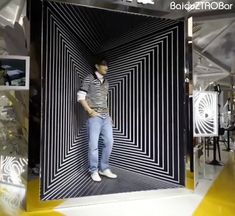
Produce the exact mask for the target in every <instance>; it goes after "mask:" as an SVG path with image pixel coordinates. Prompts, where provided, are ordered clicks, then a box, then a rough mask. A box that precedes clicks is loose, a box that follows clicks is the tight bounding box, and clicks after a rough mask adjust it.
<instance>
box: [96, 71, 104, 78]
mask: <svg viewBox="0 0 235 216" xmlns="http://www.w3.org/2000/svg"><path fill="white" fill-rule="evenodd" d="M95 75H96V77H97V78H98V79H103V78H104V76H103V75H102V74H100V73H99V72H98V71H95Z"/></svg>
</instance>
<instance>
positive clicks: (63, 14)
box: [41, 1, 185, 200]
mask: <svg viewBox="0 0 235 216" xmlns="http://www.w3.org/2000/svg"><path fill="white" fill-rule="evenodd" d="M183 47H184V32H183V23H181V22H178V21H172V20H166V19H160V18H155V17H147V16H140V15H133V14H126V13H122V12H113V11H107V10H101V9H95V8H86V7H82V6H76V5H69V4H62V3H56V2H50V1H48V2H47V1H44V9H43V59H42V61H43V70H42V71H43V99H42V101H43V108H42V114H43V115H42V122H43V125H42V131H41V137H42V151H41V161H42V164H41V198H42V199H43V200H49V199H61V198H69V197H81V196H89V195H97V194H103V193H106V192H104V191H103V188H105V184H106V183H101V184H100V185H95V184H94V183H93V182H92V181H91V180H90V178H89V175H88V172H87V166H88V161H87V149H88V146H87V135H86V127H85V113H84V112H83V111H82V109H81V107H80V105H79V104H78V103H77V101H76V93H77V91H78V89H79V85H80V83H81V80H82V79H83V78H84V76H86V75H87V74H88V73H91V72H92V71H93V65H92V58H93V57H94V56H96V55H98V54H99V55H100V54H102V56H104V57H106V58H107V60H108V62H109V72H108V74H107V79H108V80H109V83H110V92H109V98H108V102H109V106H110V113H111V116H112V118H113V123H114V128H113V130H114V148H113V153H112V156H111V160H110V164H111V165H112V167H114V168H116V169H119V170H123V171H128V172H129V173H133V175H134V174H138V175H139V176H140V177H141V178H142V177H146V178H147V179H149V181H151V185H152V183H153V184H154V181H156V182H157V181H158V183H157V184H159V181H160V183H162V184H163V185H164V184H165V185H166V183H169V185H170V184H172V185H184V177H185V176H184V169H185V168H184V144H183V128H184V125H183V122H184V121H183V115H184V113H183V97H184V92H183V87H184V70H183V64H184V60H183V58H184V49H183ZM162 180H163V181H162ZM165 187H167V186H165ZM169 187H170V186H169ZM160 188H161V187H160ZM144 189H145V188H143V190H144ZM148 189H155V187H152V188H151V187H150V188H148ZM115 192H118V191H115ZM126 192H128V190H127V191H126ZM107 193H108V192H107ZM110 193H112V192H110Z"/></svg>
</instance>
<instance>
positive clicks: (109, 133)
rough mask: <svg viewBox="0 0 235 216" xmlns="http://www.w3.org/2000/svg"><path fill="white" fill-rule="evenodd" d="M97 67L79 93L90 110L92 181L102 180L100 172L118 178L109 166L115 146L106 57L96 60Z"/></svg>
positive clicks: (89, 130)
mask: <svg viewBox="0 0 235 216" xmlns="http://www.w3.org/2000/svg"><path fill="white" fill-rule="evenodd" d="M95 68H96V71H95V72H94V73H93V74H89V75H88V76H87V77H85V79H84V80H83V82H82V85H81V88H80V90H79V92H78V94H77V96H78V101H79V102H80V103H81V105H82V107H83V108H84V110H85V111H86V112H87V113H88V115H89V119H88V121H87V130H88V145H89V150H88V159H89V171H90V173H91V178H92V180H93V181H96V182H100V181H101V178H100V175H102V176H106V177H108V178H117V175H116V174H114V173H112V171H111V170H110V167H109V157H110V155H111V152H112V147H113V129H112V119H111V117H110V115H109V109H108V103H107V99H108V90H109V84H108V81H107V79H105V78H104V75H106V74H107V71H108V65H107V62H106V60H104V59H100V60H98V61H97V62H96V64H95ZM100 136H101V137H102V139H103V144H104V146H103V149H102V155H101V158H100V164H98V161H99V158H98V141H99V137H100Z"/></svg>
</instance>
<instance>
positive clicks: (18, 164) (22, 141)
mask: <svg viewBox="0 0 235 216" xmlns="http://www.w3.org/2000/svg"><path fill="white" fill-rule="evenodd" d="M19 99H20V100H19ZM26 107H27V94H24V93H23V92H18V93H16V92H13V91H12V92H9V91H8V92H2V93H0V181H1V182H3V183H8V184H13V185H17V186H23V185H24V184H25V182H26V171H27V164H28V162H27V161H28V159H27V131H28V126H27V111H26V110H25V108H26Z"/></svg>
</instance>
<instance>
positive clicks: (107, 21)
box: [50, 2, 177, 54]
mask: <svg viewBox="0 0 235 216" xmlns="http://www.w3.org/2000/svg"><path fill="white" fill-rule="evenodd" d="M50 4H51V7H52V8H53V13H54V14H55V15H57V16H58V18H61V19H63V22H64V24H65V25H66V26H67V27H68V28H69V29H70V30H71V32H73V33H74V35H76V37H77V38H78V39H79V40H80V42H82V43H83V44H84V45H85V46H86V47H87V48H88V49H89V50H90V51H91V52H92V53H93V54H97V53H100V52H102V51H107V50H109V49H112V48H115V47H118V46H120V45H122V44H124V43H128V42H130V41H133V40H136V39H138V38H141V37H143V36H145V35H147V34H151V33H154V32H156V31H160V30H162V29H164V28H167V27H168V26H169V25H172V24H176V23H177V21H175V20H167V19H161V18H156V17H150V16H142V15H136V16H133V15H132V14H127V13H123V12H116V13H113V11H110V10H101V9H96V8H92V10H91V8H88V7H81V6H80V7H77V6H76V5H71V4H64V3H56V2H51V3H50Z"/></svg>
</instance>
